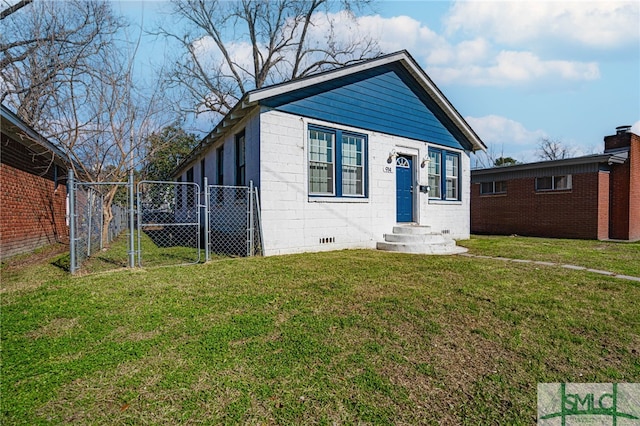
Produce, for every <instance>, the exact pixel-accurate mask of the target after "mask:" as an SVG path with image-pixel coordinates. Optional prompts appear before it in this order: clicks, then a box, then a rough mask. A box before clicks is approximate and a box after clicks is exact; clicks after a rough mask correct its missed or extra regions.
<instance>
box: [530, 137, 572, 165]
mask: <svg viewBox="0 0 640 426" xmlns="http://www.w3.org/2000/svg"><path fill="white" fill-rule="evenodd" d="M536 154H537V156H538V158H539V159H541V160H562V159H564V158H571V157H573V156H574V155H575V152H574V149H573V148H571V147H569V146H567V145H566V144H564V143H563V142H562V141H560V140H558V139H551V138H540V140H539V141H538V149H537V151H536Z"/></svg>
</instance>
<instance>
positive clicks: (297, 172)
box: [255, 111, 470, 255]
mask: <svg viewBox="0 0 640 426" xmlns="http://www.w3.org/2000/svg"><path fill="white" fill-rule="evenodd" d="M309 124H316V125H321V126H324V127H329V128H334V129H341V130H348V131H352V132H356V133H361V134H365V135H367V137H368V158H367V163H366V166H367V169H368V197H367V198H366V199H344V198H342V199H341V198H329V197H327V198H321V199H319V198H314V197H309V195H308V188H307V187H308V183H307V182H308V181H307V174H308V151H307V150H308V147H307V129H308V125H309ZM259 129H260V132H261V133H260V135H261V138H260V152H259V164H260V177H259V179H255V180H256V181H257V182H258V181H259V182H260V184H259V187H260V195H261V204H262V223H263V234H264V254H265V255H273V254H285V253H296V252H306V251H322V250H335V249H341V248H374V247H375V244H376V242H378V241H382V239H383V234H385V233H390V232H391V230H392V228H393V226H394V225H395V224H396V190H395V165H394V164H393V163H392V164H389V163H387V159H388V157H389V152H390V151H391V150H394V149H395V150H396V152H398V153H401V154H407V155H411V156H413V157H414V164H415V171H416V176H415V179H416V183H421V184H424V185H426V184H427V176H426V171H427V168H421V167H420V163H421V161H422V159H423V158H425V156H426V155H427V149H428V146H427V144H425V143H423V142H419V141H415V140H410V139H406V138H401V137H394V136H389V135H385V134H381V133H376V132H367V131H363V130H361V129H357V128H350V127H345V126H338V125H334V124H332V123H327V122H321V121H317V120H309V119H305V118H302V117H299V116H295V115H291V114H287V113H283V112H278V111H263V113H262V114H261V115H260V124H259ZM460 154H461V155H460V158H461V178H460V185H461V188H462V201H460V202H447V203H441V202H438V203H435V202H433V201H429V200H428V198H427V195H426V194H418V195H416V196H415V199H414V205H415V206H416V207H415V214H414V215H415V218H416V221H417V222H418V223H419V224H421V225H431V226H432V228H433V230H434V231H440V230H446V231H448V232H449V234H450V235H451V236H452V237H454V238H458V239H460V238H468V237H469V176H470V161H469V155H468V153H467V152H460ZM386 167H391V170H392V172H391V173H388V172H385V168H386ZM416 186H417V185H416ZM415 192H416V193H417V189H416V191H415ZM323 239H324V240H325V241H327V240H329V241H330V242H323Z"/></svg>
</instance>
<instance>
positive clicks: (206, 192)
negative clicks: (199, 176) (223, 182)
mask: <svg viewBox="0 0 640 426" xmlns="http://www.w3.org/2000/svg"><path fill="white" fill-rule="evenodd" d="M202 172H203V173H204V170H203V171H202ZM209 205H210V201H209V179H207V177H206V176H205V177H204V261H205V262H208V261H209V256H210V253H209V213H210V211H209Z"/></svg>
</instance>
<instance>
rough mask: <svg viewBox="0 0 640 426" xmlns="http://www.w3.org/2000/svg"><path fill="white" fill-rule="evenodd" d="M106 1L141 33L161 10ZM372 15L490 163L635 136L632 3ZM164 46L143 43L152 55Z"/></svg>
mask: <svg viewBox="0 0 640 426" xmlns="http://www.w3.org/2000/svg"><path fill="white" fill-rule="evenodd" d="M112 1H113V2H114V4H115V8H116V9H117V10H121V11H123V12H125V13H126V14H127V15H128V16H129V17H130V18H131V19H132V20H134V21H136V22H141V21H142V22H143V25H144V26H145V27H149V28H150V27H152V26H153V25H154V24H155V23H156V22H157V19H158V16H159V15H158V14H157V11H158V10H162V9H163V8H165V7H166V3H163V2H159V1H156V2H150V1H146V2H144V5H143V4H142V3H141V2H135V1H120V0H112ZM374 8H375V12H374V14H373V15H372V16H367V17H360V18H359V22H360V28H361V31H367V32H368V33H369V34H372V35H373V36H374V37H376V38H378V40H379V44H380V46H381V48H382V49H383V51H385V52H386V53H389V52H393V51H397V50H401V49H406V50H408V51H409V52H410V53H411V54H412V56H413V57H414V58H415V59H416V60H417V61H418V63H420V65H421V66H422V67H423V68H424V69H425V71H426V72H427V74H428V75H429V76H430V77H431V78H432V79H433V80H434V81H435V83H436V84H437V85H438V87H440V89H441V90H442V91H443V93H444V94H445V95H446V96H447V97H448V98H449V100H450V101H451V103H452V104H453V105H454V106H455V107H456V109H457V110H458V111H459V112H460V113H461V114H462V116H463V117H464V118H465V119H466V120H467V121H468V122H469V124H470V125H471V126H472V127H473V128H474V129H475V130H476V132H477V133H478V134H479V135H480V137H481V138H482V139H483V140H484V141H485V143H486V144H487V145H488V147H489V151H490V153H491V155H492V156H494V157H499V156H501V155H504V156H511V157H514V158H516V159H517V160H519V161H535V160H536V159H537V158H536V154H535V151H536V145H537V143H538V141H539V139H540V138H541V137H548V138H552V139H558V140H561V141H562V142H563V143H564V144H566V145H568V146H570V147H571V148H573V150H574V153H575V154H576V155H580V154H590V153H595V152H601V151H602V149H603V141H602V140H603V137H604V136H606V135H610V134H613V133H614V132H615V127H616V126H619V125H633V126H634V131H635V132H636V133H640V30H639V29H638V23H639V22H640V2H638V1H631V2H618V1H600V2H586V1H580V2H566V1H504V2H497V1H464V2H444V1H437V2H436V1H382V2H380V1H379V2H377V3H375V5H374ZM142 10H144V14H143V15H141V11H142ZM141 16H143V18H141ZM165 49H166V46H165V45H164V42H163V41H156V42H154V43H151V42H150V40H149V39H146V38H145V44H144V46H143V50H144V51H145V52H147V54H149V55H150V56H153V57H155V58H159V57H162V56H163V52H164V50H165ZM142 67H144V65H142Z"/></svg>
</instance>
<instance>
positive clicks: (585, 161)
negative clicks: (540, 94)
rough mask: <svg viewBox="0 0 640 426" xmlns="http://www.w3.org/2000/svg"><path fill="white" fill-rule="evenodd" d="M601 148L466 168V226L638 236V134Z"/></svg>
mask: <svg viewBox="0 0 640 426" xmlns="http://www.w3.org/2000/svg"><path fill="white" fill-rule="evenodd" d="M616 130H617V133H616V134H615V135H612V136H606V137H605V138H604V144H605V150H604V153H603V154H596V155H587V156H583V157H577V158H569V159H563V160H555V161H541V162H537V163H528V164H517V165H513V166H503V167H494V168H489V169H480V170H472V171H471V232H472V233H476V234H497V235H509V234H518V235H527V236H538V237H556V238H579V239H598V240H606V239H616V240H629V241H637V240H640V136H638V135H636V134H634V133H631V131H630V128H629V127H628V126H622V127H619V128H617V129H616Z"/></svg>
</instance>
